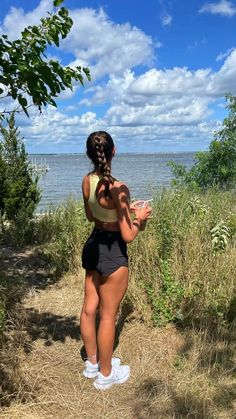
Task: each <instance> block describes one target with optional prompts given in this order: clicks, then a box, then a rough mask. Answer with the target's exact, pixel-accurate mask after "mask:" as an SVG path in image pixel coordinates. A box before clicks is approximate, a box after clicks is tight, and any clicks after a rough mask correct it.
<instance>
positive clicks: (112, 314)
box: [99, 307, 118, 322]
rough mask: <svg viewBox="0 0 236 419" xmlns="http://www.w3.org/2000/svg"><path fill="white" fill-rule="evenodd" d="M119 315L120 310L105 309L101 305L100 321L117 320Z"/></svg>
mask: <svg viewBox="0 0 236 419" xmlns="http://www.w3.org/2000/svg"><path fill="white" fill-rule="evenodd" d="M117 315H118V310H107V309H104V308H103V307H99V317H100V321H101V320H104V321H111V322H116V320H117Z"/></svg>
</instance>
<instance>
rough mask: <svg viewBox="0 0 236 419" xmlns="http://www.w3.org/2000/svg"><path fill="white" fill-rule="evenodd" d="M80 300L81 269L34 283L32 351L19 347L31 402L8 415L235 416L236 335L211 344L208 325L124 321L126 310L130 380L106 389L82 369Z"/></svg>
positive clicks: (123, 337) (124, 352)
mask: <svg viewBox="0 0 236 419" xmlns="http://www.w3.org/2000/svg"><path fill="white" fill-rule="evenodd" d="M82 299H83V276H82V273H79V274H78V275H77V276H72V275H66V276H65V277H64V278H62V279H61V280H60V281H59V282H58V283H57V284H53V285H50V286H48V287H47V288H45V289H43V290H38V289H37V288H32V289H31V291H30V293H29V294H28V296H27V297H26V298H25V301H24V308H25V310H26V314H27V316H26V317H27V321H26V323H25V329H26V332H27V333H26V334H27V336H28V342H29V344H28V346H27V353H26V352H25V350H24V349H23V346H21V345H20V346H19V347H18V350H17V356H18V357H19V359H20V369H21V374H22V383H24V386H25V401H24V402H22V401H20V400H18V401H17V400H16V401H15V402H13V403H12V404H11V405H10V406H9V407H6V408H4V409H3V410H2V412H1V417H2V418H8V419H16V418H17V419H21V418H22V419H23V418H30V419H44V418H57V419H62V418H63V419H64V418H73V419H74V418H78V419H82V418H86V419H87V418H88V419H90V418H91V419H94V418H96V419H100V418H101V419H105V418H109V419H116V418H117V419H118V418H122V419H123V418H124V419H126V418H127V419H144V418H153V419H156V418H161V419H162V418H222V419H223V418H224V419H229V418H233V417H234V410H233V409H234V407H235V406H234V405H233V403H234V402H233V400H234V396H235V395H236V390H235V385H236V383H235V377H234V376H233V369H234V366H233V365H234V361H235V358H234V357H235V352H234V351H233V346H234V342H233V339H231V340H230V339H229V336H228V337H227V340H226V336H223V335H222V339H219V341H218V342H213V341H211V340H210V337H209V336H210V335H209V334H208V332H207V331H206V330H202V331H199V332H198V333H196V332H195V331H194V330H189V331H188V333H187V332H185V333H184V332H182V331H180V330H177V329H176V328H175V327H174V326H167V327H165V328H153V327H149V326H147V325H145V324H144V323H142V322H140V321H139V320H138V319H137V318H135V315H134V314H129V315H128V317H127V318H126V319H125V316H126V315H127V313H128V310H123V313H121V317H122V321H120V323H119V324H120V328H122V330H120V332H121V333H120V336H119V339H118V340H117V343H118V346H117V347H116V349H115V355H117V356H119V357H121V359H122V361H123V362H124V363H128V364H129V365H130V367H131V378H130V380H129V382H127V383H126V384H124V385H122V386H114V387H113V388H111V389H110V390H108V391H106V392H98V391H97V390H95V389H94V387H93V385H92V381H91V380H87V379H85V378H84V377H83V375H82V370H83V360H82V358H81V354H80V351H81V349H82V342H81V340H80V335H79V329H78V314H79V312H80V309H81V304H82ZM124 320H126V321H125V322H124ZM23 390H24V389H22V392H23Z"/></svg>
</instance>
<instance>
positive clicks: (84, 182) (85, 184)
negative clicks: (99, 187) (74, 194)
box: [82, 173, 90, 198]
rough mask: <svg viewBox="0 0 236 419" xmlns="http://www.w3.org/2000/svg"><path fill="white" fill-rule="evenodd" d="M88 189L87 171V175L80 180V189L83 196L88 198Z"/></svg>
mask: <svg viewBox="0 0 236 419" xmlns="http://www.w3.org/2000/svg"><path fill="white" fill-rule="evenodd" d="M89 190H90V185H89V173H88V174H87V175H85V176H84V177H83V180H82V191H83V195H84V197H85V198H88V196H89Z"/></svg>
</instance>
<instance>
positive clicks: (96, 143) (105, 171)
mask: <svg viewBox="0 0 236 419" xmlns="http://www.w3.org/2000/svg"><path fill="white" fill-rule="evenodd" d="M113 149H114V143H113V140H112V138H111V136H110V135H109V134H108V133H106V132H105V131H98V132H94V133H92V134H90V136H89V137H88V140H87V155H88V157H89V158H90V159H91V160H92V161H93V163H94V166H95V168H96V167H97V168H98V169H99V171H100V172H101V174H102V180H103V182H104V184H105V190H104V194H105V196H106V197H110V196H111V195H110V188H109V186H110V184H113V183H114V179H113V177H112V176H111V169H110V165H109V162H110V160H111V159H112V152H113Z"/></svg>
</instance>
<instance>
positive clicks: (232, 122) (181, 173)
mask: <svg viewBox="0 0 236 419" xmlns="http://www.w3.org/2000/svg"><path fill="white" fill-rule="evenodd" d="M226 100H227V105H226V108H227V109H228V110H229V115H228V116H227V117H226V118H225V119H224V121H223V128H222V129H221V130H220V131H217V132H216V133H215V135H214V139H213V140H212V141H211V143H210V146H209V150H207V151H199V152H197V153H196V156H195V163H194V165H193V167H192V168H191V169H189V170H187V169H186V167H185V166H184V165H179V164H176V163H174V162H169V166H170V167H171V168H172V171H173V174H174V175H175V177H176V179H174V181H173V184H174V185H188V186H190V187H192V188H196V187H200V188H207V187H211V186H214V185H217V186H219V187H220V188H229V187H231V186H233V185H235V182H236V97H235V96H232V95H230V94H228V95H226Z"/></svg>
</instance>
